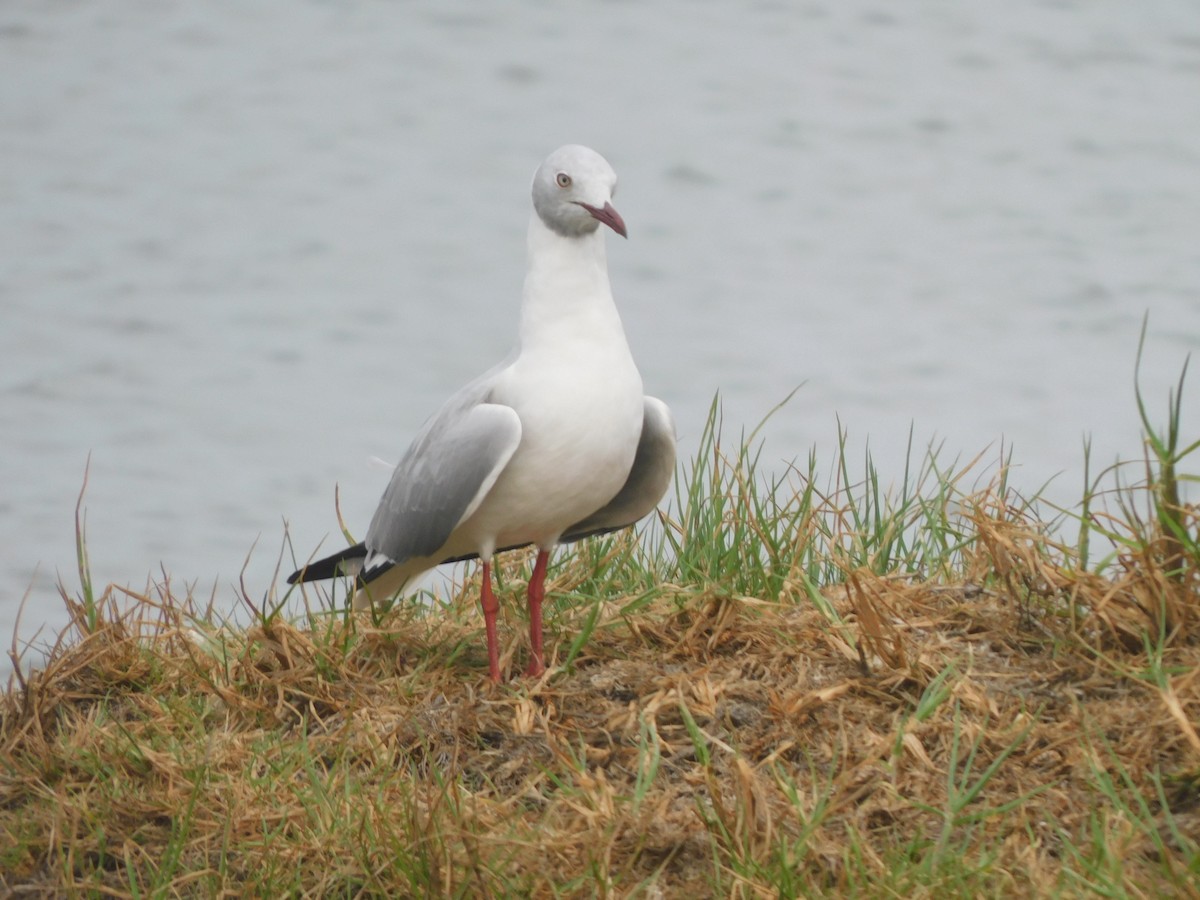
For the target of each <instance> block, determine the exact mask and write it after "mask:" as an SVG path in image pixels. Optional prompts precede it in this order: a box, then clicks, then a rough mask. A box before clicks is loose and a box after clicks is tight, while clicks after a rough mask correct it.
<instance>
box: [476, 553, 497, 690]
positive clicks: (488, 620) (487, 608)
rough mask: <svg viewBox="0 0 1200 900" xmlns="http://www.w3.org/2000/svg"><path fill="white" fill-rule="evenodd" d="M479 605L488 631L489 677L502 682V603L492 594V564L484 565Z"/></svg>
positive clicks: (484, 625) (486, 563)
mask: <svg viewBox="0 0 1200 900" xmlns="http://www.w3.org/2000/svg"><path fill="white" fill-rule="evenodd" d="M479 605H480V606H482V607H483V627H484V629H485V630H486V631H487V651H488V677H490V678H491V679H492V681H496V682H498V681H499V680H500V645H499V644H498V643H497V641H496V613H498V612H499V611H500V602H499V601H498V600H497V599H496V595H495V594H493V593H492V564H491V563H490V562H485V563H484V564H483V588H482V589H481V590H480V592H479Z"/></svg>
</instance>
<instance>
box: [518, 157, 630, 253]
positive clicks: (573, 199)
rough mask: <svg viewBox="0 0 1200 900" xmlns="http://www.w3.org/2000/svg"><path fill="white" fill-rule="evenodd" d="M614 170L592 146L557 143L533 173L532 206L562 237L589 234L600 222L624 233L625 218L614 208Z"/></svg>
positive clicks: (551, 228) (615, 181)
mask: <svg viewBox="0 0 1200 900" xmlns="http://www.w3.org/2000/svg"><path fill="white" fill-rule="evenodd" d="M616 190H617V173H616V172H614V171H613V168H612V166H610V165H609V164H608V161H607V160H605V158H604V157H603V156H601V155H600V154H599V153H597V152H596V151H595V150H591V149H589V148H587V147H582V146H580V145H578V144H567V145H566V146H565V147H559V148H558V149H557V150H555V151H554V152H553V153H551V154H550V155H549V156H548V157H546V160H545V162H543V163H542V164H541V165H540V166H538V170H537V172H536V173H535V174H534V176H533V208H534V209H536V210H537V214H538V216H539V217H540V218H541V220H542V222H543V223H545V225H546V227H547V228H549V229H550V230H551V231H554V232H557V233H558V234H561V235H563V236H564V237H582V236H583V235H586V234H592V233H594V232H595V231H596V229H597V228H599V227H600V225H601V224H602V223H603V224H604V225H607V226H608V227H609V228H611V229H612V230H613V231H615V232H616V233H617V234H619V235H621V237H626V236H627V235H626V233H625V222H624V220H623V219H622V218H621V215H620V213H618V212H617V211H616V210H615V209H613V205H612V198H613V194H615V193H616Z"/></svg>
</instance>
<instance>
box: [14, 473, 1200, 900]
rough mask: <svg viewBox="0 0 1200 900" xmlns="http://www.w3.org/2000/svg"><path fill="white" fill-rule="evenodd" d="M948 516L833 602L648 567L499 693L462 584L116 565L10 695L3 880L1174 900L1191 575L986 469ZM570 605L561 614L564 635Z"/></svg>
mask: <svg viewBox="0 0 1200 900" xmlns="http://www.w3.org/2000/svg"><path fill="white" fill-rule="evenodd" d="M970 508H971V509H972V510H973V513H972V516H971V518H972V520H973V523H974V528H975V533H976V535H977V538H976V540H974V542H973V543H972V545H971V549H970V550H969V551H968V553H967V554H966V557H965V558H966V565H965V571H964V573H963V577H962V578H961V579H959V580H958V581H955V582H953V583H950V582H945V581H943V582H939V583H924V582H918V581H915V580H913V579H911V578H902V577H895V576H893V577H886V576H881V575H877V574H874V573H872V572H871V571H869V570H867V569H865V568H859V569H855V570H852V571H849V572H847V573H845V575H846V577H845V580H844V582H843V583H842V584H840V585H836V586H832V587H829V588H826V589H825V590H824V592H823V593H824V595H825V597H826V599H827V600H828V602H829V607H830V609H828V610H826V611H825V612H822V611H820V610H819V609H818V608H817V606H815V605H814V604H813V603H812V602H810V599H809V598H808V597H807V596H806V592H805V589H804V588H803V587H802V586H800V585H799V584H793V583H792V582H791V581H785V582H784V583H785V587H784V589H783V590H782V591H781V592H780V594H779V595H778V596H771V597H742V596H730V595H728V594H723V593H721V592H718V591H713V590H712V589H710V588H704V587H689V586H685V585H673V584H665V585H663V586H662V589H661V592H660V593H659V595H658V597H657V598H656V599H654V600H653V602H651V603H649V604H647V605H643V606H640V608H639V609H638V610H637V611H636V612H634V613H631V614H627V613H626V612H625V611H624V609H623V601H622V599H621V598H612V599H611V600H608V601H604V602H602V606H601V609H600V610H599V613H598V616H597V619H596V625H595V628H594V631H593V632H592V634H591V637H590V640H589V641H588V642H587V644H586V645H585V646H584V648H583V649H582V651H581V652H580V653H579V655H578V656H577V657H576V658H575V659H574V661H573V664H572V665H571V666H570V667H568V668H563V667H561V666H555V665H553V664H552V665H551V667H550V671H549V672H548V674H547V676H546V677H544V678H542V679H540V680H538V681H522V680H516V681H513V682H512V683H509V684H505V685H502V686H499V687H494V686H492V685H490V684H489V683H488V681H487V679H486V671H485V669H486V667H485V666H484V664H483V660H482V654H481V650H480V649H479V648H480V634H479V631H480V626H479V621H478V617H477V615H476V613H475V610H474V608H473V606H472V604H471V603H470V601H469V599H464V598H463V597H459V598H458V599H457V600H456V601H455V604H454V606H453V607H451V608H446V609H438V610H422V609H419V608H414V607H412V606H407V607H401V608H398V609H396V610H393V611H392V612H390V613H388V614H386V615H385V616H383V617H382V618H381V619H380V621H378V622H375V623H373V622H371V621H370V620H369V619H368V618H365V617H364V618H358V619H351V618H343V617H338V616H329V617H325V618H318V619H314V620H313V622H314V624H313V627H307V628H299V627H297V626H295V625H292V624H287V623H285V622H283V621H281V620H274V621H272V620H264V621H260V624H259V625H257V626H255V627H254V628H251V629H249V630H247V631H242V632H238V631H228V632H225V631H218V630H208V631H207V632H205V631H202V630H197V629H198V626H197V624H196V622H194V621H191V618H190V617H191V615H192V612H191V611H190V610H189V605H188V603H187V602H185V601H180V600H178V599H177V598H175V597H173V596H172V595H171V592H170V590H169V589H167V588H164V589H162V590H160V591H159V592H158V593H157V594H156V595H155V596H141V597H132V598H128V597H125V596H123V595H122V593H121V592H119V591H117V590H115V589H113V588H110V589H109V590H108V592H107V593H106V594H105V596H104V598H103V599H102V600H101V601H100V603H99V604H98V609H97V610H93V612H98V615H96V616H95V617H94V619H93V624H90V625H89V624H88V615H89V611H88V610H85V609H84V608H83V606H82V605H80V604H76V605H75V608H74V612H75V614H76V626H75V629H76V630H75V632H74V634H73V636H71V637H70V638H69V639H67V640H64V641H63V642H61V643H60V644H59V646H58V647H57V648H56V649H55V650H54V651H53V652H52V653H51V654H50V656H49V658H48V660H47V662H46V663H45V665H44V667H43V668H41V669H40V671H37V672H34V673H33V674H30V675H28V676H20V677H17V676H14V680H13V682H12V683H11V684H10V686H9V689H8V691H7V692H6V693H5V695H4V696H3V698H2V707H0V710H2V711H0V887H2V888H3V889H4V890H6V891H8V892H10V893H11V894H13V895H16V896H35V895H45V896H60V895H74V894H94V895H99V896H117V897H126V896H135V895H138V894H145V893H159V894H162V895H167V896H173V895H184V896H214V895H218V894H222V893H229V894H243V893H252V894H258V895H275V894H284V893H291V894H301V895H306V896H331V895H356V896H357V895H361V894H367V895H388V896H409V895H418V896H419V895H434V896H503V895H510V894H515V895H526V896H539V897H540V896H560V895H561V896H577V895H583V896H595V895H601V896H629V895H635V896H666V897H702V896H709V895H728V896H746V897H758V896H762V897H770V896H779V895H785V896H795V895H800V894H814V893H815V894H864V895H871V896H895V895H898V894H906V895H914V896H971V895H979V894H985V895H1009V896H1023V895H1053V894H1066V895H1075V894H1088V893H1091V892H1093V891H1096V892H1101V893H1110V894H1114V895H1125V896H1144V897H1149V896H1159V895H1162V894H1174V895H1188V894H1191V895H1194V894H1195V893H1196V892H1197V885H1198V882H1197V866H1198V857H1197V846H1198V844H1200V737H1198V736H1197V727H1196V722H1197V720H1198V718H1200V674H1198V673H1200V647H1198V646H1197V643H1196V642H1195V641H1194V640H1190V639H1188V638H1189V636H1188V635H1184V634H1182V633H1175V634H1163V633H1161V632H1157V633H1156V628H1161V627H1165V625H1166V620H1165V619H1164V618H1163V616H1162V615H1161V613H1162V610H1164V609H1167V608H1175V609H1184V608H1189V607H1191V608H1194V607H1195V605H1196V604H1197V602H1198V597H1197V594H1196V585H1195V581H1194V579H1192V578H1191V577H1190V576H1189V577H1188V578H1166V577H1164V576H1163V575H1162V568H1161V566H1160V565H1158V564H1156V562H1155V559H1154V558H1153V554H1152V553H1151V555H1150V556H1147V557H1146V558H1136V557H1134V556H1129V557H1128V558H1126V559H1125V561H1124V565H1123V566H1122V567H1121V568H1120V569H1119V571H1118V574H1116V575H1114V576H1109V577H1101V576H1098V575H1094V574H1090V573H1087V572H1079V571H1070V570H1069V569H1067V568H1065V567H1064V566H1063V565H1061V564H1056V563H1054V562H1053V561H1052V560H1053V558H1054V554H1053V553H1051V552H1049V549H1050V548H1048V547H1047V542H1048V541H1049V540H1050V539H1049V538H1048V537H1047V536H1046V535H1045V533H1044V530H1043V529H1040V528H1039V527H1038V525H1037V523H1034V522H1030V521H1028V520H1027V519H1026V518H1025V517H1023V516H1022V515H1020V514H1017V513H1016V512H1014V511H1013V510H1011V509H1009V508H1008V507H1006V506H1005V505H1004V504H1003V503H1002V502H1000V501H999V500H997V499H996V497H994V496H992V495H990V494H986V493H985V494H983V495H980V496H979V497H977V498H975V502H974V503H973V505H972V506H971V507H970ZM510 565H512V566H514V567H515V566H516V565H518V563H511V564H510ZM584 568H585V567H584V564H583V563H578V564H577V563H576V562H573V561H570V562H568V563H567V564H565V565H564V566H563V567H562V568H561V569H560V570H558V571H557V573H556V581H555V583H554V584H553V585H552V586H551V591H552V592H556V593H557V594H558V595H560V596H561V595H569V594H570V592H571V591H572V590H573V589H574V588H575V587H577V585H578V584H579V583H581V582H583V581H585V580H586V579H587V578H588V576H589V572H587V571H585V570H584ZM513 574H517V573H516V571H515V569H514V570H513ZM519 591H520V580H519V578H510V585H509V588H508V590H507V596H504V597H502V603H503V608H504V610H505V614H506V615H507V616H508V618H509V621H508V622H507V623H504V625H505V627H503V628H502V632H503V634H504V635H505V636H507V639H508V644H507V645H506V647H505V650H506V654H505V657H504V660H503V664H504V665H505V666H506V667H507V668H509V669H510V670H512V671H518V670H519V667H520V665H519V663H520V660H519V659H517V658H515V657H519V656H520V654H521V653H522V652H523V648H522V642H521V640H520V634H521V623H520V620H519V609H520V608H521V603H520V600H519ZM465 596H466V597H468V598H469V597H470V596H473V593H472V590H471V589H470V587H468V590H467V592H466V595H465ZM592 612H593V608H592V606H591V605H588V604H582V603H570V602H565V603H563V604H562V605H561V606H560V608H559V609H558V611H557V613H556V614H553V615H551V617H550V620H549V621H550V635H551V636H550V638H549V640H548V653H549V654H550V655H551V658H552V660H553V657H554V655H555V654H557V655H558V660H559V661H560V662H561V660H562V658H563V657H564V656H565V654H566V653H567V648H568V647H569V646H570V644H571V641H572V639H573V636H574V635H575V634H576V633H577V631H578V629H580V628H581V627H584V622H585V620H586V619H587V617H588V616H589V614H591V613H592ZM831 613H832V614H831ZM555 634H557V635H558V639H557V640H555V639H554V637H553V636H554V635H555Z"/></svg>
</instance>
